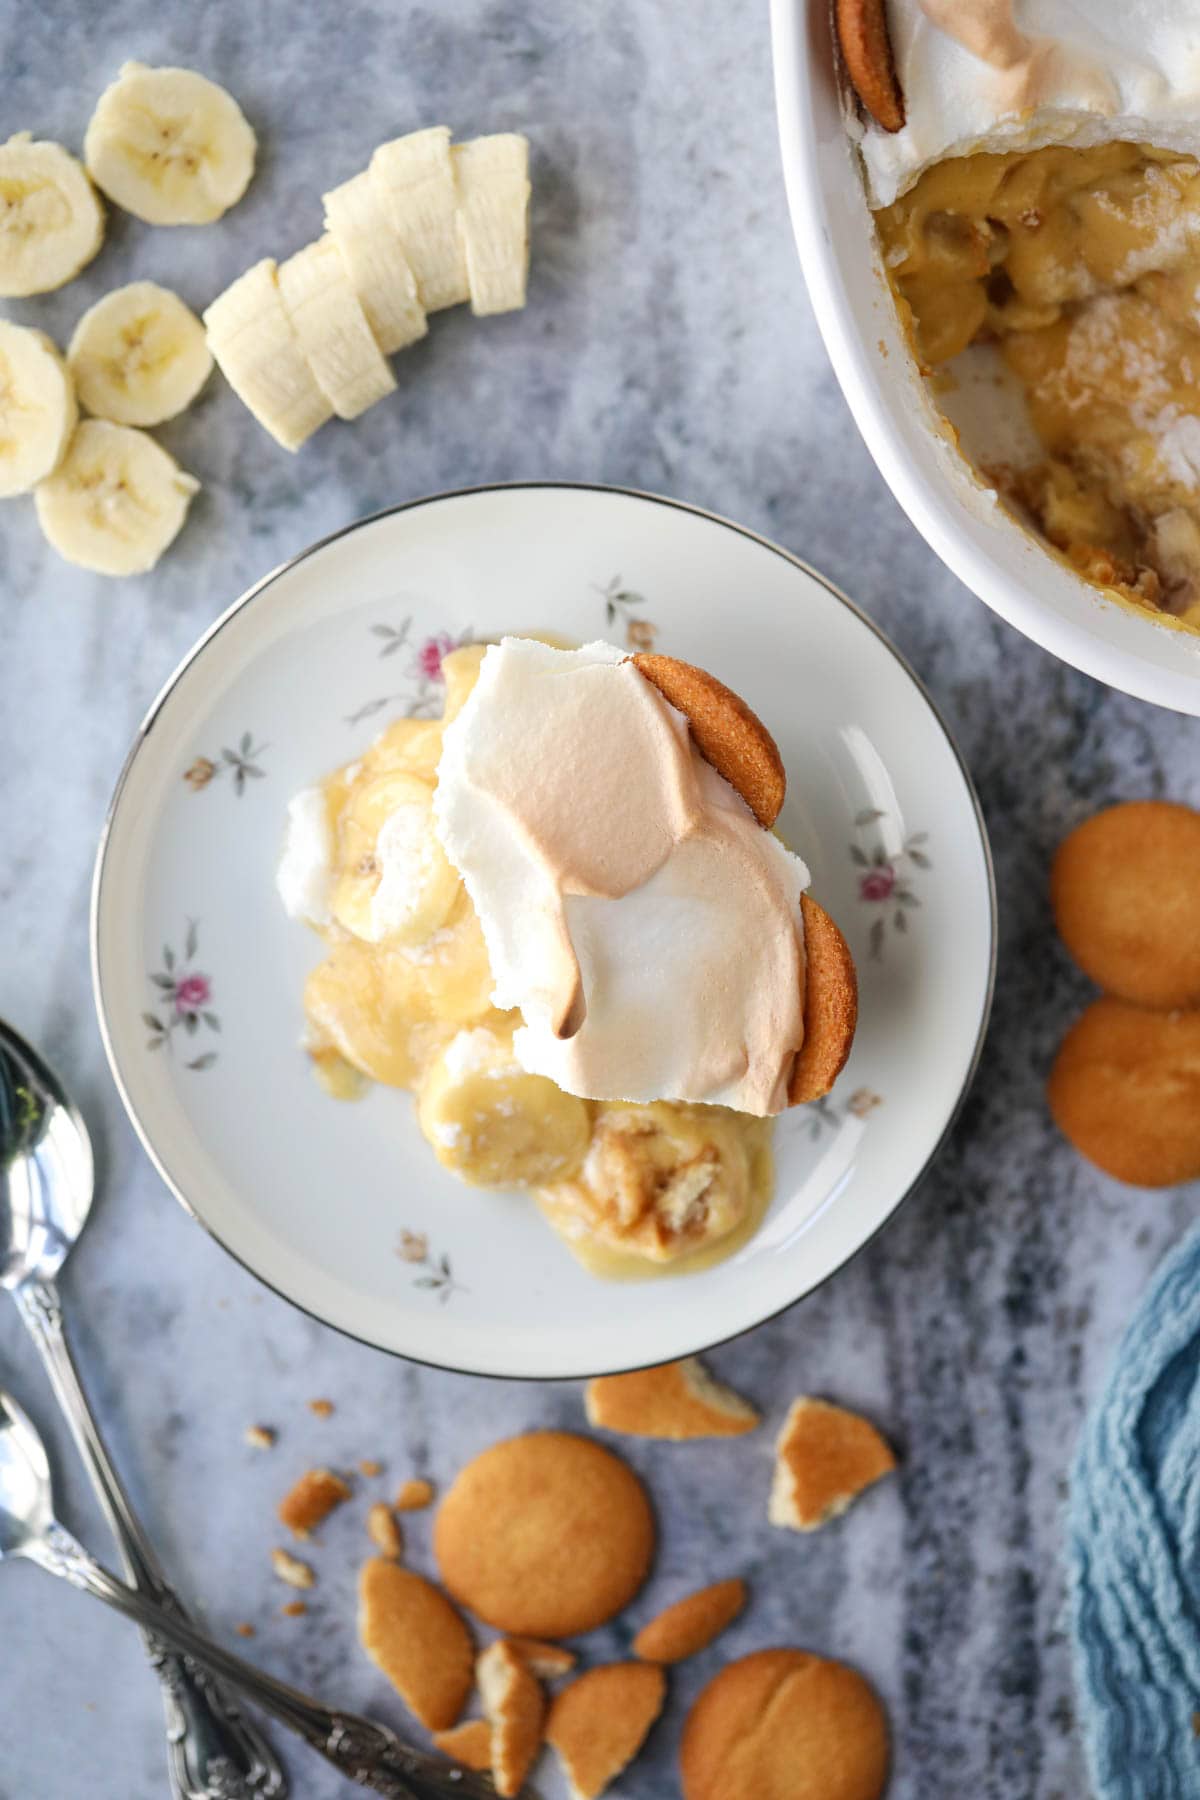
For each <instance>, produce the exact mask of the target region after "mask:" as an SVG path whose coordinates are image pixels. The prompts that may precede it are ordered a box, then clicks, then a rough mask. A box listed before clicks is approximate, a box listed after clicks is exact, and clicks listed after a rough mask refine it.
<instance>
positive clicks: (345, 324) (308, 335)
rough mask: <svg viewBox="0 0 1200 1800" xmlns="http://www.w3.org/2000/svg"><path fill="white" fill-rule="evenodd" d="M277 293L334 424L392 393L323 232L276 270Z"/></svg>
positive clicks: (388, 377)
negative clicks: (312, 242)
mask: <svg viewBox="0 0 1200 1800" xmlns="http://www.w3.org/2000/svg"><path fill="white" fill-rule="evenodd" d="M279 292H280V295H281V296H282V299H283V304H284V307H285V309H286V311H287V315H288V318H289V319H290V320H291V323H292V329H293V331H294V332H295V333H296V337H297V339H298V340H299V344H300V348H301V350H303V352H304V355H305V357H306V358H307V361H308V366H309V368H310V369H311V370H312V372H313V375H314V376H315V377H316V382H317V386H318V387H319V388H320V390H321V392H322V393H323V394H324V395H325V398H326V399H327V400H328V401H329V404H330V405H331V406H332V407H333V410H334V412H335V413H336V414H337V416H338V418H339V419H357V418H358V416H359V414H360V413H364V412H366V410H367V408H368V407H369V406H374V404H375V402H376V401H377V400H382V399H383V398H384V397H385V396H386V395H387V394H391V393H394V392H395V388H396V382H395V378H394V377H393V375H392V371H391V370H390V369H389V368H388V366H387V363H386V362H385V361H384V360H383V357H382V355H381V354H380V350H379V345H378V344H377V343H376V342H375V339H374V338H373V337H372V335H371V327H370V326H369V325H368V324H367V316H366V314H365V313H364V312H363V309H362V307H361V306H360V305H359V301H358V296H357V294H356V293H355V292H354V288H353V287H352V285H351V282H350V277H349V275H348V274H347V273H346V265H345V263H344V262H343V261H342V254H341V251H340V250H339V249H338V247H337V245H336V243H335V242H334V240H333V238H332V237H330V236H329V234H328V232H327V233H326V234H325V236H324V237H320V238H318V239H317V241H316V243H315V244H307V245H306V246H305V248H304V249H303V250H298V251H297V252H296V254H295V256H289V257H288V259H287V261H286V262H285V263H281V264H280V267H279Z"/></svg>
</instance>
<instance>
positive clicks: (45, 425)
mask: <svg viewBox="0 0 1200 1800" xmlns="http://www.w3.org/2000/svg"><path fill="white" fill-rule="evenodd" d="M76 416H77V415H76V407H75V390H74V388H73V387H72V385H71V376H70V373H69V371H68V369H67V365H66V363H65V362H64V361H63V359H62V357H61V356H60V355H59V353H58V350H57V349H56V348H55V346H54V345H53V344H52V343H51V341H50V339H49V338H48V337H47V336H46V334H45V332H44V331H33V330H31V329H29V328H27V327H26V326H24V325H14V324H12V322H11V321H10V320H8V319H0V499H5V500H7V499H8V498H9V497H10V496H11V495H13V494H25V493H28V491H29V489H30V488H32V487H36V485H37V483H38V482H39V481H42V480H44V479H45V477H46V476H47V475H50V474H52V473H53V472H54V470H55V469H56V468H57V467H58V465H59V463H60V462H61V461H62V457H63V452H64V451H65V449H66V447H67V444H68V443H69V442H70V437H71V433H72V432H73V431H74V429H75V420H76Z"/></svg>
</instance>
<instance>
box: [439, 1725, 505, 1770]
mask: <svg viewBox="0 0 1200 1800" xmlns="http://www.w3.org/2000/svg"><path fill="white" fill-rule="evenodd" d="M433 1742H434V1748H435V1749H437V1750H440V1751H441V1753H442V1755H443V1756H448V1757H450V1758H451V1760H452V1761H454V1762H456V1763H459V1764H460V1765H461V1766H462V1767H463V1768H464V1769H474V1770H476V1771H477V1772H478V1773H479V1774H481V1775H486V1774H487V1772H488V1771H489V1770H490V1768H491V1766H492V1728H491V1726H490V1725H489V1724H488V1722H487V1720H486V1719H464V1720H463V1722H462V1724H461V1725H454V1726H452V1727H451V1729H450V1730H449V1731H435V1732H434V1734H433Z"/></svg>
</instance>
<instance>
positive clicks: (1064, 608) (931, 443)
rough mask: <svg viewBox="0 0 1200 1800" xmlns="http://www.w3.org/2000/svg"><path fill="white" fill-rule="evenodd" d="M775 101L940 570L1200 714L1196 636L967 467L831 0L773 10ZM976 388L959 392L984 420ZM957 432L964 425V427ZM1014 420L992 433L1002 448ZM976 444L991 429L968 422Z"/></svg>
mask: <svg viewBox="0 0 1200 1800" xmlns="http://www.w3.org/2000/svg"><path fill="white" fill-rule="evenodd" d="M771 15H772V35H773V40H774V57H775V95H776V105H777V108H778V113H779V135H780V141H781V145H782V150H783V168H784V176H785V179H786V182H787V193H788V204H789V206H790V208H791V214H792V225H793V228H794V230H795V234H796V243H797V246H798V248H799V251H800V261H801V264H802V266H803V269H804V275H805V279H806V281H807V283H808V290H809V294H810V295H811V297H812V303H813V310H814V311H815V313H816V315H817V322H818V324H819V326H820V328H821V334H822V336H823V338H824V340H825V347H826V349H827V350H828V352H829V357H830V360H831V362H832V363H833V366H834V370H835V372H836V374H837V378H838V380H839V382H840V383H841V387H842V392H843V393H844V394H845V396H846V399H847V402H848V403H849V406H850V410H851V411H852V412H853V414H854V417H855V420H856V421H857V423H858V428H859V430H860V431H861V432H862V434H863V437H864V438H865V439H866V443H867V447H868V449H869V450H870V452H871V454H872V456H873V457H874V458H875V461H876V463H877V464H878V466H879V470H880V473H881V474H882V475H883V477H884V479H885V481H886V482H887V483H888V486H889V487H890V488H891V490H892V492H893V493H894V494H895V496H896V498H897V500H898V501H899V502H900V504H901V506H902V507H903V508H904V510H905V512H906V513H907V514H908V516H909V518H910V519H911V520H912V522H913V524H914V525H915V526H916V528H917V530H918V531H919V532H920V533H921V535H922V536H923V537H924V538H925V540H926V542H927V543H928V544H929V545H930V546H931V547H932V549H934V550H936V552H937V554H938V555H939V556H940V557H941V558H942V561H943V562H944V563H946V565H947V566H948V567H949V568H950V569H952V570H953V572H954V573H955V574H956V575H957V576H958V578H959V580H960V581H963V582H965V583H966V585H967V586H968V587H969V588H970V589H971V590H972V592H973V593H975V594H977V595H978V596H979V598H980V599H981V600H983V601H984V602H986V604H987V605H988V606H990V607H991V608H992V609H993V611H995V612H997V613H999V614H1000V616H1001V618H1003V619H1007V620H1008V622H1009V624H1010V625H1015V626H1016V628H1017V630H1018V631H1022V632H1024V633H1025V635H1026V637H1030V638H1032V639H1033V640H1034V642H1035V643H1038V644H1041V645H1042V647H1043V648H1044V649H1046V650H1049V651H1050V652H1051V654H1052V655H1054V656H1057V657H1061V659H1062V660H1063V661H1064V662H1067V663H1071V664H1073V665H1074V667H1075V668H1077V669H1083V670H1085V671H1086V673H1087V674H1089V675H1094V676H1095V677H1096V678H1097V679H1098V680H1100V681H1105V682H1107V683H1108V684H1109V685H1110V686H1111V687H1115V688H1121V689H1123V690H1124V691H1125V692H1126V693H1129V694H1135V695H1136V696H1137V697H1138V698H1139V699H1142V700H1149V701H1152V702H1153V703H1154V704H1155V705H1158V706H1169V707H1173V708H1175V710H1176V711H1178V712H1185V713H1193V714H1196V715H1200V637H1196V636H1194V635H1193V634H1191V633H1187V632H1181V631H1176V630H1173V629H1171V627H1170V626H1168V625H1160V624H1157V623H1155V621H1154V620H1153V619H1150V618H1147V617H1143V616H1140V615H1139V614H1137V613H1136V612H1133V611H1131V610H1130V609H1128V608H1126V607H1124V606H1121V605H1120V604H1118V603H1117V602H1116V601H1113V600H1108V599H1106V598H1105V597H1104V595H1103V594H1101V593H1100V592H1099V591H1098V590H1097V589H1095V588H1093V587H1091V586H1089V585H1088V584H1087V583H1086V582H1084V581H1082V580H1080V579H1079V577H1078V576H1076V575H1074V574H1073V573H1072V572H1071V571H1070V570H1069V569H1067V568H1066V567H1064V566H1063V565H1062V564H1061V563H1059V562H1058V561H1057V560H1056V559H1055V558H1054V557H1052V556H1050V555H1049V554H1047V552H1046V551H1045V550H1044V549H1043V548H1042V547H1041V546H1040V545H1039V544H1038V543H1037V542H1036V540H1035V539H1033V538H1031V537H1030V535H1029V534H1028V533H1027V532H1026V531H1024V530H1023V529H1022V528H1021V526H1020V525H1018V524H1017V523H1016V522H1015V521H1014V520H1013V519H1012V518H1011V517H1010V516H1009V515H1008V513H1007V512H1006V511H1005V510H1004V508H1003V507H1002V506H1001V505H1000V504H999V502H998V500H997V497H996V495H995V494H994V493H993V492H992V491H991V490H990V489H989V488H987V487H986V486H985V485H984V484H983V483H982V482H981V481H980V480H979V479H978V478H977V477H976V476H975V475H974V474H973V473H972V471H971V469H970V467H969V465H968V464H967V462H966V461H965V459H964V458H963V456H962V455H961V453H960V452H959V450H958V449H957V448H956V447H955V445H954V443H953V441H952V439H951V437H950V435H949V434H948V433H947V431H946V430H945V427H944V425H943V424H942V422H941V420H940V418H939V415H938V413H937V411H936V409H935V408H934V406H933V405H932V403H931V400H930V396H929V393H928V392H927V389H926V386H925V383H924V382H923V381H922V380H921V377H920V376H919V375H918V374H917V371H916V368H915V365H914V363H913V360H912V357H911V355H910V354H909V351H908V348H907V345H906V343H905V341H904V338H903V336H902V334H901V331H900V328H899V323H898V320H897V316H896V310H895V306H894V304H893V302H892V297H891V294H890V291H889V289H888V286H887V282H886V280H885V278H884V275H883V271H882V268H881V265H880V262H879V257H878V254H877V250H876V243H875V234H874V229H873V226H872V223H871V216H870V213H869V211H868V208H867V203H866V195H865V191H864V188H863V182H862V176H861V172H860V168H859V164H858V157H857V152H856V150H855V148H854V146H853V144H852V143H851V142H850V141H849V139H848V137H847V134H846V128H845V124H844V121H843V116H842V103H841V98H840V95H839V91H838V82H837V77H836V73H835V68H834V55H833V39H832V28H831V22H830V17H829V8H828V6H827V4H826V0H772V4H771ZM985 392H986V388H984V387H981V388H979V389H978V390H976V391H975V392H974V393H973V394H970V395H964V396H962V398H963V399H965V400H966V401H967V403H968V405H969V407H970V408H977V405H978V400H979V395H980V394H981V393H985ZM959 422H960V423H965V421H963V420H962V419H961V418H960V420H959ZM1006 424H1007V421H1005V420H1003V419H1001V418H1000V417H999V416H998V417H997V419H996V422H995V430H996V433H997V443H996V450H997V453H998V454H999V453H1002V449H1003V445H1002V443H1001V441H1000V434H1001V433H1002V432H1003V431H1004V429H1005V428H1006ZM968 435H970V437H971V439H972V441H973V442H974V444H975V445H976V446H977V447H978V445H979V444H980V440H981V438H983V439H986V437H987V421H986V419H985V420H983V421H982V422H981V421H980V419H979V417H978V416H975V417H973V418H971V420H970V421H969V430H968V431H964V439H966V438H967V436H968Z"/></svg>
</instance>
